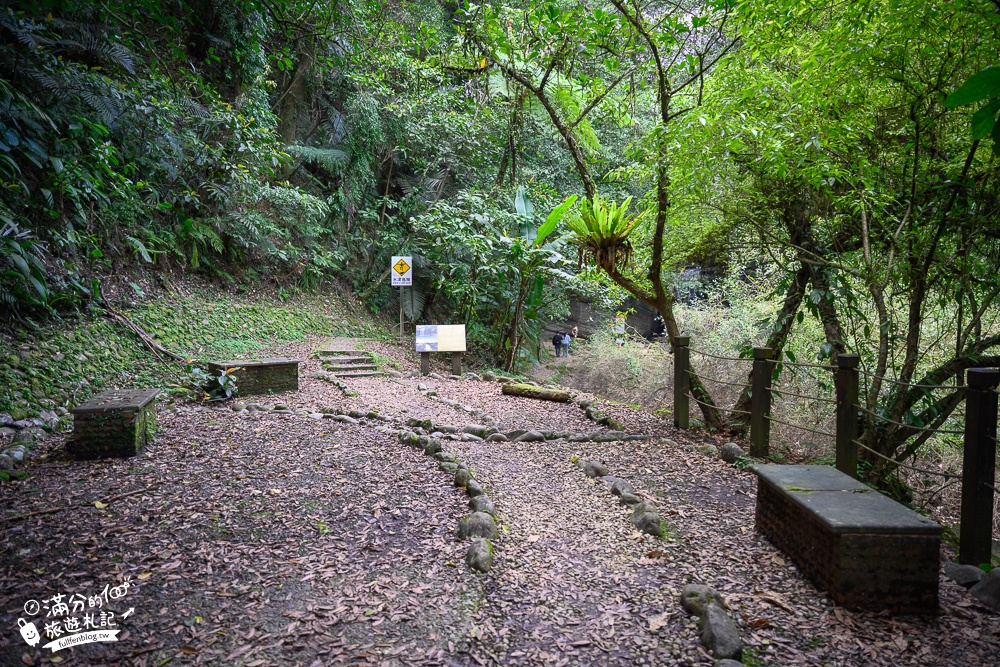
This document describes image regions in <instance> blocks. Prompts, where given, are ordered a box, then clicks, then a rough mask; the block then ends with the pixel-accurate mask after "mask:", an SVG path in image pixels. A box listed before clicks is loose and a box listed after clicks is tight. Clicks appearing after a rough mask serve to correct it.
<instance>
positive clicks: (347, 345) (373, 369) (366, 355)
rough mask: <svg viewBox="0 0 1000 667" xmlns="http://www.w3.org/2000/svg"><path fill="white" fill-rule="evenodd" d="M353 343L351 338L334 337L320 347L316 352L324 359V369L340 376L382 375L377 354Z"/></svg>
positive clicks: (316, 354)
mask: <svg viewBox="0 0 1000 667" xmlns="http://www.w3.org/2000/svg"><path fill="white" fill-rule="evenodd" d="M352 343H353V341H350V340H349V339H333V340H331V341H328V342H327V343H325V344H323V345H321V346H320V347H318V348H317V349H316V351H315V353H314V354H315V356H316V357H318V358H320V359H322V360H323V363H322V366H323V370H325V371H327V372H328V373H332V374H333V375H335V376H336V377H339V378H364V377H380V376H382V375H383V373H382V372H381V371H379V369H378V365H377V364H376V363H375V355H373V354H372V353H371V352H366V351H365V350H359V349H357V347H358V346H357V345H355V344H352Z"/></svg>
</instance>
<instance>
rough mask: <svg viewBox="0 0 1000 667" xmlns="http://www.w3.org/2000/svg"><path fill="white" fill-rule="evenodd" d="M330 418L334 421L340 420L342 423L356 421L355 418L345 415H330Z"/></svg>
mask: <svg viewBox="0 0 1000 667" xmlns="http://www.w3.org/2000/svg"><path fill="white" fill-rule="evenodd" d="M330 419H332V420H334V421H338V422H342V423H344V424H357V423H358V420H357V419H355V418H354V417H349V416H347V415H333V416H332V417H330Z"/></svg>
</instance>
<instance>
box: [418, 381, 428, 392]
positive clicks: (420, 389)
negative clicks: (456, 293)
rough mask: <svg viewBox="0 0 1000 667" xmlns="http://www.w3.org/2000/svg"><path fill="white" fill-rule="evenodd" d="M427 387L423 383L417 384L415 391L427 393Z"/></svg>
mask: <svg viewBox="0 0 1000 667" xmlns="http://www.w3.org/2000/svg"><path fill="white" fill-rule="evenodd" d="M427 389H428V387H427V385H426V384H424V383H423V382H418V383H417V391H427Z"/></svg>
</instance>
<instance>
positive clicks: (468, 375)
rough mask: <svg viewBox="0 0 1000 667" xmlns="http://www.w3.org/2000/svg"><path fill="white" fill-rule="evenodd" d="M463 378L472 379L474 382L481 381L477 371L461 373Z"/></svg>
mask: <svg viewBox="0 0 1000 667" xmlns="http://www.w3.org/2000/svg"><path fill="white" fill-rule="evenodd" d="M462 379H464V380H473V381H475V382H481V381H482V379H483V378H481V377H479V374H478V373H465V374H463V375H462Z"/></svg>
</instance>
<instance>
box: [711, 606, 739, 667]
mask: <svg viewBox="0 0 1000 667" xmlns="http://www.w3.org/2000/svg"><path fill="white" fill-rule="evenodd" d="M701 644H702V646H704V647H705V648H706V649H708V652H709V653H711V654H712V655H713V656H715V657H716V658H722V659H732V660H738V659H739V658H740V655H741V654H742V653H743V640H742V639H740V631H739V630H737V629H736V624H735V623H733V619H731V618H729V614H727V613H726V612H725V611H724V610H723V609H722V607H719V606H718V605H714V604H710V605H708V607H707V608H706V609H705V613H704V614H703V615H702V617H701Z"/></svg>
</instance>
